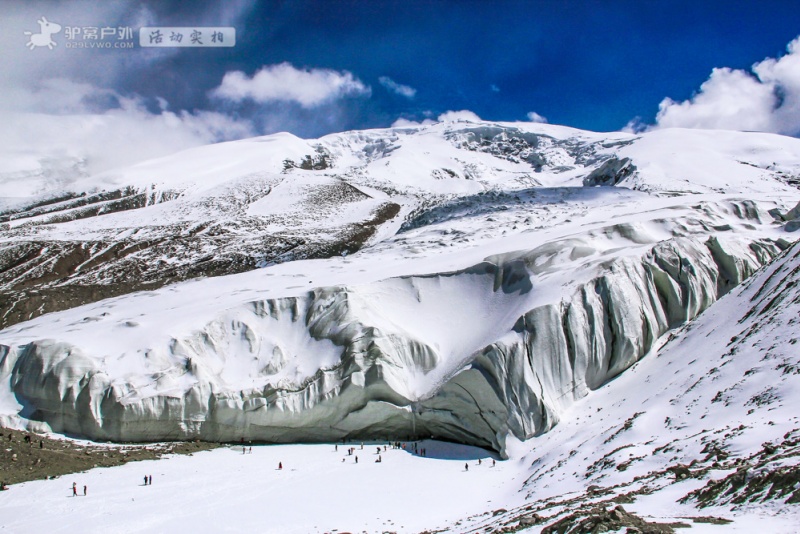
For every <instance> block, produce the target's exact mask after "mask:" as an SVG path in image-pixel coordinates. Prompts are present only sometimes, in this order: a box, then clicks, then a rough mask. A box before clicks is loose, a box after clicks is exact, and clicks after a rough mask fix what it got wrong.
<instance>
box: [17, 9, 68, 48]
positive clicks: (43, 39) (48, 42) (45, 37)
mask: <svg viewBox="0 0 800 534" xmlns="http://www.w3.org/2000/svg"><path fill="white" fill-rule="evenodd" d="M36 22H38V23H39V28H41V30H40V33H31V32H25V35H30V36H31V39H30V41H28V42H27V44H26V45H25V46H28V47H30V49H31V50H33V49H34V48H36V47H37V46H46V47H47V48H48V49H50V50H52V49H53V47H54V46H56V45H57V44H58V43H56V42H55V41H53V39H52V37H51V35H53V34H56V33H58V32H60V31H61V26H60V25H59V24H56V23H55V22H49V21H48V20H47V19H46V18H44V17H42V18H41V19H39V20H37V21H36Z"/></svg>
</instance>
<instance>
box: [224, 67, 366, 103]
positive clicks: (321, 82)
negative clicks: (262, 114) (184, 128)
mask: <svg viewBox="0 0 800 534" xmlns="http://www.w3.org/2000/svg"><path fill="white" fill-rule="evenodd" d="M370 93H371V90H370V88H369V87H367V86H365V85H364V84H363V83H362V82H361V80H359V79H358V78H356V77H354V76H353V75H352V74H351V73H349V72H347V71H342V72H339V71H335V70H330V69H298V68H296V67H294V66H293V65H292V64H290V63H280V64H277V65H267V66H264V67H262V68H261V69H260V70H259V71H258V72H256V73H255V74H254V75H253V76H252V77H248V76H247V75H246V74H245V73H244V72H242V71H232V72H228V73H226V74H225V76H224V77H223V78H222V83H221V84H220V85H219V87H217V88H216V89H214V90H213V91H212V92H211V95H212V96H214V97H217V98H222V99H225V100H230V101H233V102H241V101H243V100H248V99H249V100H254V101H255V102H259V103H266V102H281V101H283V102H297V103H298V104H300V105H301V106H303V107H305V108H311V107H315V106H318V105H320V104H324V103H326V102H329V101H331V100H335V99H337V98H341V97H344V96H369V95H370Z"/></svg>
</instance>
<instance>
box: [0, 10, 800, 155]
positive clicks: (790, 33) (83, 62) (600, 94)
mask: <svg viewBox="0 0 800 534" xmlns="http://www.w3.org/2000/svg"><path fill="white" fill-rule="evenodd" d="M3 9H4V18H3V21H1V22H0V30H2V34H0V46H2V49H3V50H4V53H3V55H2V57H0V68H2V69H3V70H4V72H6V79H5V80H3V81H0V90H3V91H4V92H5V94H6V98H5V101H4V102H3V103H2V104H0V106H2V107H3V108H4V109H5V111H6V112H8V111H12V112H13V111H20V112H34V113H50V114H54V115H64V114H93V115H98V114H100V115H103V114H106V115H113V114H114V113H116V112H118V111H120V110H123V111H125V110H127V112H128V119H131V117H133V116H134V114H135V113H138V114H139V115H141V117H142V118H143V120H151V121H152V120H160V119H159V117H160V118H161V119H163V115H164V114H165V113H172V114H174V115H175V116H176V117H178V119H179V120H181V121H184V122H187V123H189V122H191V126H190V127H187V128H188V130H187V131H189V130H190V129H192V128H194V129H195V130H197V129H198V128H201V123H202V128H206V130H207V131H204V133H203V135H201V136H200V137H199V138H198V139H200V138H202V139H201V140H203V141H209V140H211V141H213V140H220V139H230V138H235V137H241V136H243V135H255V134H265V133H272V132H276V131H282V130H285V131H290V132H292V133H295V134H297V135H300V136H303V137H316V136H319V135H323V134H326V133H330V132H335V131H341V130H346V129H360V128H373V127H385V126H389V125H391V124H392V123H394V122H395V121H396V120H397V119H398V118H405V119H409V120H415V121H420V120H423V119H426V118H429V119H430V118H432V119H436V117H438V116H439V115H440V114H442V113H443V112H446V111H448V110H470V111H472V112H474V113H475V114H477V115H479V116H480V117H481V118H483V119H487V120H505V121H515V120H527V117H528V116H529V115H528V114H529V113H531V112H535V113H537V114H538V115H540V116H543V117H546V118H547V120H548V121H549V122H551V123H556V124H564V125H568V126H574V127H577V128H584V129H590V130H599V131H608V130H619V129H621V128H623V127H625V126H626V125H627V124H628V123H629V122H630V121H632V120H637V121H638V123H639V124H640V127H643V126H646V125H656V126H658V125H659V124H662V123H663V125H668V126H690V127H721V128H733V129H760V130H765V131H775V132H777V133H788V134H790V135H796V134H797V133H800V52H798V53H797V54H795V53H794V52H791V53H787V45H789V43H790V42H792V41H793V40H794V39H795V38H796V37H797V36H798V35H800V9H798V6H797V2H796V0H794V1H778V0H771V1H770V0H765V1H752V2H745V1H737V0H728V1H724V2H712V1H706V2H698V1H693V2H682V1H673V2H655V1H641V0H639V1H617V2H613V1H609V2H600V1H577V0H576V1H555V0H552V1H546V0H532V1H526V2H522V1H494V2H489V1H444V0H442V1H433V0H402V1H386V0H371V1H345V0H316V1H312V0H303V1H277V0H264V1H248V0H235V1H229V2H203V1H199V2H169V1H159V2H156V1H128V0H115V1H110V2H102V3H92V2H87V1H84V0H79V1H77V2H52V1H47V2H37V1H32V2H25V3H22V2H13V3H12V2H7V3H4V5H3ZM42 15H44V16H46V17H48V18H49V19H50V20H54V21H57V22H59V23H60V24H62V25H64V26H85V25H89V26H93V25H94V26H104V25H124V26H131V27H133V28H135V29H138V28H139V27H141V26H194V25H203V26H233V27H235V28H236V32H237V44H236V46H235V47H232V48H217V49H210V48H203V49H199V48H198V49H177V48H175V49H159V50H154V49H143V48H138V46H137V47H136V48H134V49H131V50H124V51H122V50H93V49H91V50H90V49H67V48H66V44H67V42H66V38H65V34H64V32H61V33H60V34H58V35H56V36H55V37H54V39H55V40H57V41H59V46H56V47H55V49H54V50H48V49H38V48H37V49H36V50H28V49H27V48H26V47H25V46H24V45H25V42H26V39H27V37H25V36H24V35H23V31H24V30H28V31H31V30H33V31H35V30H36V29H37V25H36V20H37V19H38V18H39V17H40V16H42ZM798 48H800V45H798ZM783 56H792V57H791V58H787V60H786V61H784V60H781V63H780V64H779V65H777V66H776V65H772V63H769V64H766V63H765V64H764V65H762V67H759V68H760V69H761V70H760V71H758V73H757V75H754V73H753V72H752V71H751V68H752V67H753V65H755V64H758V63H760V62H763V61H764V60H765V59H766V58H781V57H783ZM789 60H791V61H789ZM795 60H796V61H795ZM723 67H724V68H728V69H729V70H722V71H719V72H716V71H715V74H712V70H713V69H715V68H723ZM314 83H319V84H321V85H319V87H316V86H314ZM703 84H706V85H703ZM314 87H316V89H314ZM313 91H317V92H316V93H314V92H313ZM326 91H327V92H326ZM312 93H313V94H312ZM665 98H670V99H671V100H672V101H673V102H672V105H671V106H666V107H669V108H670V109H665V110H662V112H661V114H660V115H657V114H659V105H660V104H662V102H664V99H665ZM694 99H697V100H696V101H695V100H694ZM742 103H743V104H742ZM740 104H741V105H740ZM778 107H782V109H781V110H780V111H781V113H780V114H779V115H780V116H777V115H775V113H773V112H774V110H775V109H777V108H778ZM795 108H796V109H795ZM132 110H133V111H132ZM134 112H135V113H134ZM742 117H751V118H750V119H748V120H742ZM187 135H189V134H187ZM187 142H188V141H187ZM179 145H180V143H179Z"/></svg>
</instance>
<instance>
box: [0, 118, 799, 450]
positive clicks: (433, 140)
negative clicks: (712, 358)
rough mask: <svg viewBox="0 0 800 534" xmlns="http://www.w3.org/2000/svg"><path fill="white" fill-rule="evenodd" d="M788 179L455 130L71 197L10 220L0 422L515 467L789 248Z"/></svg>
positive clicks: (679, 151) (535, 129)
mask: <svg viewBox="0 0 800 534" xmlns="http://www.w3.org/2000/svg"><path fill="white" fill-rule="evenodd" d="M798 176H800V141H798V140H796V139H792V138H786V137H781V136H776V135H770V134H755V133H738V132H716V131H696V130H661V131H654V132H650V133H646V134H641V135H634V134H627V133H612V134H597V133H591V132H582V131H578V130H572V129H568V128H563V127H557V126H550V125H544V124H532V123H472V122H455V123H452V122H451V123H438V124H435V125H425V126H417V127H407V128H394V129H386V130H372V131H364V132H347V133H343V134H335V135H330V136H326V137H324V138H321V139H318V140H313V141H308V140H302V139H298V138H295V137H293V136H290V135H288V134H283V135H275V136H268V137H261V138H255V139H250V140H244V141H237V142H231V143H223V144H218V145H211V146H206V147H201V148H196V149H191V150H188V151H185V152H181V153H178V154H174V155H172V156H169V157H166V158H162V159H159V160H153V161H150V162H146V163H142V164H139V165H136V166H133V167H130V168H126V169H119V170H116V171H112V172H106V173H103V174H100V175H95V176H91V177H84V178H78V179H76V180H75V181H73V182H72V183H71V184H70V185H69V186H68V187H66V188H64V189H63V190H59V191H53V192H51V193H50V194H48V196H46V197H37V198H32V199H29V200H24V201H20V200H14V201H11V200H8V201H7V202H6V203H5V204H6V206H7V207H6V209H5V211H4V212H3V214H2V220H3V223H2V231H1V232H2V233H1V234H0V239H2V241H1V243H2V250H1V251H0V284H2V288H3V294H2V298H0V309H2V312H3V318H4V325H6V326H7V328H6V329H5V330H3V331H0V344H1V345H0V358H2V359H0V378H1V379H2V380H1V381H0V399H2V400H0V409H1V410H2V414H3V420H4V421H5V422H6V423H8V424H18V423H19V422H20V421H21V420H20V417H21V418H22V420H25V421H28V420H29V421H33V423H32V424H37V423H36V422H40V423H44V424H46V425H48V427H49V428H51V429H53V430H55V431H58V432H68V433H74V434H78V435H83V436H86V437H90V438H95V439H115V440H158V439H176V438H194V437H200V438H203V439H210V440H238V439H239V438H246V439H254V440H263V441H268V442H292V441H328V440H335V439H341V438H358V439H364V438H385V437H392V436H393V437H398V438H399V437H408V438H411V437H430V436H434V437H438V438H445V439H450V440H455V441H460V442H466V443H471V444H475V445H480V446H484V447H489V448H494V449H496V450H498V451H501V452H502V451H504V447H505V442H506V439H507V436H509V435H511V436H514V437H515V438H518V439H527V438H530V437H532V436H536V435H541V434H542V433H544V432H546V431H548V430H550V429H552V428H553V427H554V425H555V424H556V423H557V422H558V421H559V420H560V419H562V417H563V414H564V413H565V412H566V411H568V410H569V409H570V407H571V406H572V405H573V403H574V402H575V401H577V400H579V399H581V398H583V397H584V396H586V395H587V393H589V392H590V391H592V390H596V389H598V388H599V387H601V386H602V385H603V384H604V383H606V382H607V381H608V380H610V379H612V378H614V377H616V376H617V375H619V374H620V373H622V372H623V371H624V370H626V369H628V368H629V367H631V366H632V365H634V364H635V363H636V362H637V361H639V360H640V359H641V358H642V357H643V356H644V355H645V354H647V353H648V351H650V350H651V349H652V348H653V347H654V346H656V344H657V343H658V340H659V338H660V337H661V336H662V335H663V334H665V333H667V332H668V331H669V330H670V329H672V328H675V327H678V326H680V325H682V324H684V323H686V322H687V321H689V320H691V319H693V318H694V317H695V316H697V315H698V314H699V313H701V312H702V311H703V310H705V309H707V308H708V307H709V306H711V305H712V304H713V303H714V302H715V301H716V300H717V299H718V298H719V297H720V296H722V295H723V294H725V293H726V292H728V291H730V290H731V289H733V288H734V287H736V286H737V284H739V283H740V282H741V281H742V280H744V279H746V278H747V277H748V276H749V275H751V274H752V273H753V272H754V271H756V270H757V269H758V268H760V267H761V266H763V265H765V264H767V263H768V262H769V261H770V260H771V259H772V258H773V257H775V256H776V255H778V254H779V253H780V252H781V251H782V250H785V249H786V248H787V247H788V246H789V245H790V242H791V241H792V240H793V237H792V233H791V232H790V230H793V229H794V228H795V227H796V226H797V223H796V222H794V221H792V220H791V219H796V218H797V213H796V210H795V211H792V210H791V208H792V207H793V206H795V204H797V201H798V198H800V193H799V192H798V190H797V187H796V186H797V183H798ZM787 220H788V222H787Z"/></svg>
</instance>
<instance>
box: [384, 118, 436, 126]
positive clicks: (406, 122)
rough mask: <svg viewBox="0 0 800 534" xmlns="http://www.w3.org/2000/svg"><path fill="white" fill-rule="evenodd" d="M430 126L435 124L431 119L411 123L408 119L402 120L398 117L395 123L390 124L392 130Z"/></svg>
mask: <svg viewBox="0 0 800 534" xmlns="http://www.w3.org/2000/svg"><path fill="white" fill-rule="evenodd" d="M430 124H436V121H432V120H431V119H425V120H423V121H422V122H417V121H412V120H409V119H404V118H403V117H400V118H399V119H397V120H396V121H394V122H393V123H392V126H391V127H392V128H409V127H415V126H428V125H430Z"/></svg>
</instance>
